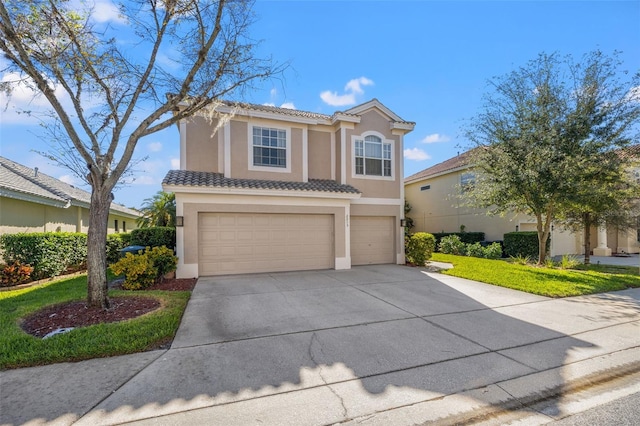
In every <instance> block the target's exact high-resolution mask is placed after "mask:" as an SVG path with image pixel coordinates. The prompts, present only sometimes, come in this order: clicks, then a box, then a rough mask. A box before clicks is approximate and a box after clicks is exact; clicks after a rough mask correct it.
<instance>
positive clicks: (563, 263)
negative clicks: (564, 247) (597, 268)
mask: <svg viewBox="0 0 640 426" xmlns="http://www.w3.org/2000/svg"><path fill="white" fill-rule="evenodd" d="M580 263H581V262H580V261H579V260H578V258H577V257H575V256H572V255H570V254H565V255H562V259H561V260H560V267H561V268H562V269H573V268H575V267H576V266H578V265H579V264H580Z"/></svg>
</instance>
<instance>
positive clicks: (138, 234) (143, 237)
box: [130, 226, 176, 249]
mask: <svg viewBox="0 0 640 426" xmlns="http://www.w3.org/2000/svg"><path fill="white" fill-rule="evenodd" d="M130 244H131V245H132V246H144V247H162V246H165V247H169V248H170V249H173V248H174V247H175V245H176V228H171V227H168V226H154V227H151V228H138V229H134V230H133V231H131V241H130Z"/></svg>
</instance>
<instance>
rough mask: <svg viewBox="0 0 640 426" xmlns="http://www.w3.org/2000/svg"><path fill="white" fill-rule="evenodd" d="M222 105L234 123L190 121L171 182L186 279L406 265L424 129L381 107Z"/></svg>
mask: <svg viewBox="0 0 640 426" xmlns="http://www.w3.org/2000/svg"><path fill="white" fill-rule="evenodd" d="M217 108H219V111H221V112H223V113H232V114H233V116H232V118H231V119H230V120H228V121H226V122H225V124H224V125H221V126H217V125H216V124H217V123H216V122H214V123H212V122H211V121H210V120H208V119H207V118H205V116H204V115H200V116H195V117H192V118H190V119H188V120H183V121H182V122H181V123H180V124H179V130H180V170H171V171H169V173H168V174H167V176H166V177H165V179H164V181H163V184H162V187H163V189H164V191H167V192H174V193H175V194H176V208H177V216H178V228H177V243H176V245H177V255H178V258H179V263H178V270H177V276H178V277H197V276H206V275H222V274H241V273H252V272H273V271H293V270H309V269H349V268H350V267H351V266H352V265H363V264H376V263H379V264H382V263H404V261H405V259H404V239H403V229H402V228H401V226H400V225H401V222H400V221H401V219H402V218H403V217H404V211H403V198H404V193H403V191H404V187H403V148H402V147H403V138H404V135H405V134H407V133H408V132H410V131H411V130H413V128H414V125H415V124H414V123H412V122H408V121H405V120H403V119H402V118H400V117H399V116H398V115H397V114H395V113H394V112H392V111H391V110H389V109H388V108H387V107H385V106H384V105H383V104H382V103H380V102H379V101H378V100H376V99H373V100H371V101H369V102H366V103H364V104H362V105H358V106H356V107H354V108H351V109H349V110H347V111H342V112H336V113H334V114H332V115H325V114H318V113H313V112H304V111H299V110H293V109H286V108H277V107H270V106H263V105H253V104H244V103H243V104H239V103H224V104H223V105H221V106H218V107H217ZM216 128H217V130H216ZM181 224H182V226H180V225H181Z"/></svg>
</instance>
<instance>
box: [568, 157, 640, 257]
mask: <svg viewBox="0 0 640 426" xmlns="http://www.w3.org/2000/svg"><path fill="white" fill-rule="evenodd" d="M637 148H638V146H632V147H630V148H628V149H624V150H617V151H609V152H607V153H604V154H603V155H601V156H600V157H599V161H598V163H597V164H591V165H587V166H586V169H585V170H583V177H584V181H583V182H582V184H581V185H579V187H578V188H577V189H576V191H575V192H574V193H573V194H571V198H570V202H569V204H568V206H567V207H566V208H565V209H564V210H563V211H562V212H560V213H559V214H558V217H557V219H556V223H558V224H560V225H562V226H564V227H565V228H567V229H569V230H571V231H573V232H581V231H582V232H583V235H584V238H583V240H584V264H585V265H588V264H589V263H590V251H591V228H592V226H595V227H598V228H600V227H607V226H608V227H613V228H615V229H617V230H618V231H629V230H631V229H634V228H636V226H637V217H638V214H639V208H638V207H639V206H638V201H639V200H640V185H638V182H637V180H636V178H635V176H634V173H633V170H631V167H632V166H633V165H634V163H637V160H638V158H637V154H636V151H637Z"/></svg>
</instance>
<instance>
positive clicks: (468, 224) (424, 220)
mask: <svg viewBox="0 0 640 426" xmlns="http://www.w3.org/2000/svg"><path fill="white" fill-rule="evenodd" d="M465 172H466V170H461V171H454V172H451V173H448V174H444V175H440V176H436V177H434V178H430V179H426V180H423V181H418V182H412V183H410V184H407V185H406V186H405V198H406V200H407V201H408V202H409V204H411V207H412V209H411V211H410V212H409V214H408V215H407V216H408V217H410V218H412V219H413V223H414V228H413V229H412V232H460V227H461V226H462V225H464V229H465V231H467V232H484V233H485V238H486V240H487V241H497V240H502V239H503V238H504V234H506V233H508V232H514V231H516V230H519V231H535V230H536V220H535V218H533V217H530V216H527V215H523V214H507V215H505V216H489V215H487V214H486V211H485V210H483V209H474V208H469V207H466V206H464V205H463V203H462V200H461V199H459V198H458V197H457V196H456V194H457V193H458V191H460V189H459V183H460V176H461V175H462V173H465ZM426 185H429V186H430V188H429V189H427V190H424V191H422V190H420V188H421V187H423V186H426ZM596 240H597V237H596V238H594V239H593V241H596ZM581 241H582V238H581V236H580V235H578V234H575V233H572V232H568V231H565V230H562V229H560V228H559V227H554V230H553V231H552V234H551V250H550V252H551V253H550V254H551V255H552V256H557V255H561V254H582V253H583V250H582V249H581Z"/></svg>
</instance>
